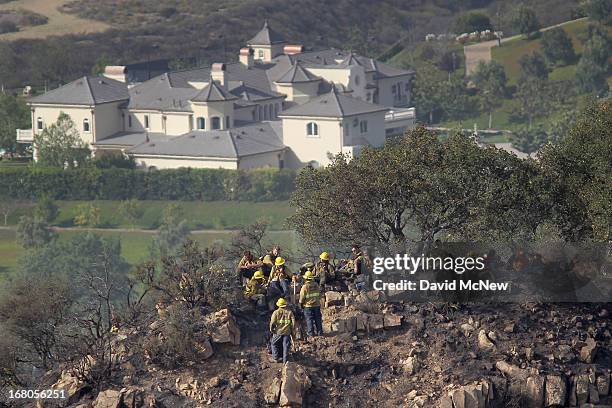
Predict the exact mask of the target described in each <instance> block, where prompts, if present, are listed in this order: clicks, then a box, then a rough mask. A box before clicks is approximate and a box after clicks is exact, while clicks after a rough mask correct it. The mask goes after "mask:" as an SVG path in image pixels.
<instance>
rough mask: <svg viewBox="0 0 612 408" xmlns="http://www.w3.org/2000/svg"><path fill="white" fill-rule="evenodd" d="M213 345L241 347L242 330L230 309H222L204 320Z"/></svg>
mask: <svg viewBox="0 0 612 408" xmlns="http://www.w3.org/2000/svg"><path fill="white" fill-rule="evenodd" d="M204 323H205V324H206V327H207V328H208V330H209V331H210V333H211V337H212V341H213V343H231V344H233V345H234V346H238V345H240V328H239V327H238V324H236V320H235V319H234V316H233V315H232V313H231V312H230V310H229V309H222V310H219V311H218V312H215V313H211V314H209V315H207V316H206V317H205V318H204Z"/></svg>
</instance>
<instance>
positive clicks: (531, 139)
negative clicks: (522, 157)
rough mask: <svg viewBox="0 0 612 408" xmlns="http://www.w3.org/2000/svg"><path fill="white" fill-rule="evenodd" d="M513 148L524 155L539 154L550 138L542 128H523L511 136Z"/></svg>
mask: <svg viewBox="0 0 612 408" xmlns="http://www.w3.org/2000/svg"><path fill="white" fill-rule="evenodd" d="M510 141H511V142H512V146H514V147H515V148H516V149H518V150H520V151H521V152H524V153H528V154H531V153H534V152H537V151H538V150H539V149H540V148H541V147H542V146H543V145H545V144H546V143H547V142H548V141H549V136H548V134H547V133H546V131H545V130H544V128H543V127H542V126H534V127H533V128H531V129H530V128H528V127H525V126H524V127H522V128H520V129H519V130H517V131H516V132H514V133H512V135H511V136H510Z"/></svg>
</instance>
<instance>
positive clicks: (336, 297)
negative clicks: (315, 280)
mask: <svg viewBox="0 0 612 408" xmlns="http://www.w3.org/2000/svg"><path fill="white" fill-rule="evenodd" d="M343 304H344V300H343V298H342V293H340V292H334V291H331V290H330V291H327V292H325V307H330V306H342V305H343Z"/></svg>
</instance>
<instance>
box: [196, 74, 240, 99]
mask: <svg viewBox="0 0 612 408" xmlns="http://www.w3.org/2000/svg"><path fill="white" fill-rule="evenodd" d="M234 99H237V97H236V96H234V95H232V94H231V93H229V91H227V90H226V89H225V88H224V87H223V86H221V85H220V84H219V83H217V81H213V80H212V78H210V79H209V82H208V84H207V85H206V86H205V87H204V88H202V90H201V91H200V92H198V94H197V95H195V96H194V97H193V98H191V100H192V101H194V102H223V101H232V100H234Z"/></svg>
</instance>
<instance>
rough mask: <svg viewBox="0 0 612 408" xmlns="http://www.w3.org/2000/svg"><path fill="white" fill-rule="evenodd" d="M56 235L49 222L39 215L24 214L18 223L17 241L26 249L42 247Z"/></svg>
mask: <svg viewBox="0 0 612 408" xmlns="http://www.w3.org/2000/svg"><path fill="white" fill-rule="evenodd" d="M56 237H57V234H56V233H55V232H53V231H52V230H51V229H50V228H49V224H47V222H46V221H44V220H42V219H40V218H38V217H27V216H23V217H21V218H20V220H19V224H17V241H18V242H19V243H20V244H21V246H22V247H24V248H26V249H29V248H41V247H43V246H45V245H47V244H48V243H50V242H51V241H53V240H54V239H55V238H56Z"/></svg>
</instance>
